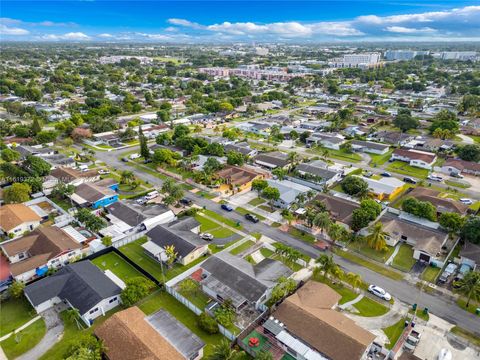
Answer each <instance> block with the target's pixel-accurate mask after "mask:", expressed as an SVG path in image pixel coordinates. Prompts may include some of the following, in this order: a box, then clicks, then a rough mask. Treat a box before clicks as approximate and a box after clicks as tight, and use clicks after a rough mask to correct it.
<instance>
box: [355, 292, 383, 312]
mask: <svg viewBox="0 0 480 360" xmlns="http://www.w3.org/2000/svg"><path fill="white" fill-rule="evenodd" d="M353 306H354V307H355V309H357V310H358V311H359V313H358V314H357V315H359V316H365V317H374V316H381V315H385V314H386V313H387V312H389V311H390V309H389V308H388V307H386V306H385V305H383V304H380V303H379V302H377V301H375V300H372V299H370V298H369V297H366V296H364V297H363V298H362V300H360V301H359V302H357V303H355V304H353Z"/></svg>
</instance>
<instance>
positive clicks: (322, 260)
mask: <svg viewBox="0 0 480 360" xmlns="http://www.w3.org/2000/svg"><path fill="white" fill-rule="evenodd" d="M315 263H317V264H319V265H320V267H318V268H316V269H322V271H323V277H324V278H327V277H328V278H329V277H330V275H332V276H337V275H338V274H339V270H340V268H339V267H338V265H337V264H336V263H335V261H333V256H332V255H330V256H328V255H326V254H322V255H320V256H319V257H318V258H317V259H316V260H315Z"/></svg>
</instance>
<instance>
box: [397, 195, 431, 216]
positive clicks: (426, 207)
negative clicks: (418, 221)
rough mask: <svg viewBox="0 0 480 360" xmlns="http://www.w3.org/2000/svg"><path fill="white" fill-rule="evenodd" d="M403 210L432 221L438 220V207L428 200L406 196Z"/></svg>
mask: <svg viewBox="0 0 480 360" xmlns="http://www.w3.org/2000/svg"><path fill="white" fill-rule="evenodd" d="M402 210H403V211H406V212H408V213H410V214H412V215H415V216H418V217H422V218H424V219H427V220H430V221H436V220H437V209H436V208H435V206H433V204H432V203H431V202H428V201H420V200H417V199H415V198H412V197H409V198H406V199H405V200H404V201H403V203H402Z"/></svg>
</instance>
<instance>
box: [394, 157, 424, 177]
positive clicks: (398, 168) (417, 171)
mask: <svg viewBox="0 0 480 360" xmlns="http://www.w3.org/2000/svg"><path fill="white" fill-rule="evenodd" d="M386 170H389V171H393V172H396V173H399V174H404V175H410V176H413V177H416V178H419V179H426V178H427V176H428V170H427V169H421V168H417V167H414V166H410V165H408V164H407V163H405V162H403V161H398V160H397V161H394V162H392V163H390V164H389V165H388V166H387V167H386Z"/></svg>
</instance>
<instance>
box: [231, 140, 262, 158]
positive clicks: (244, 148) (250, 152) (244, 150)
mask: <svg viewBox="0 0 480 360" xmlns="http://www.w3.org/2000/svg"><path fill="white" fill-rule="evenodd" d="M223 149H224V150H225V153H228V152H229V151H236V152H239V153H240V154H242V155H244V156H249V157H252V156H256V155H257V154H258V151H257V150H256V149H252V148H251V147H250V145H249V144H248V143H246V142H240V143H236V144H227V145H224V147H223Z"/></svg>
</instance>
